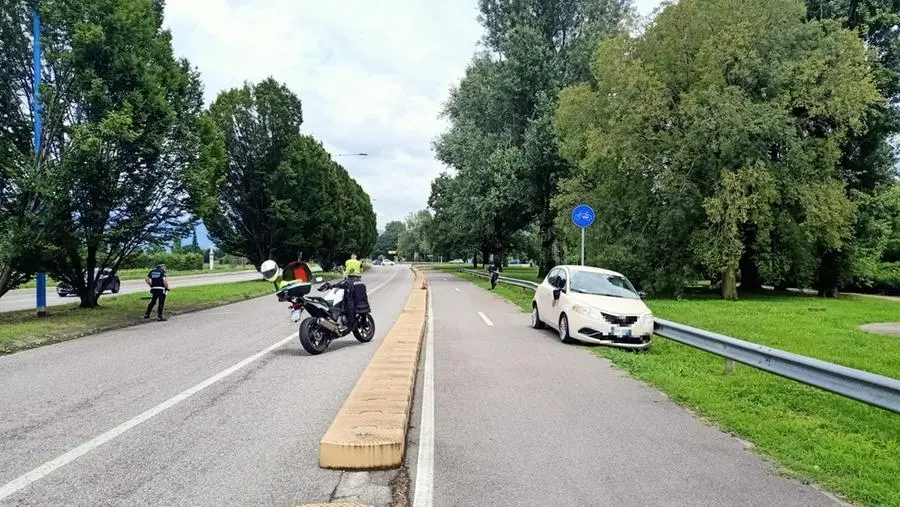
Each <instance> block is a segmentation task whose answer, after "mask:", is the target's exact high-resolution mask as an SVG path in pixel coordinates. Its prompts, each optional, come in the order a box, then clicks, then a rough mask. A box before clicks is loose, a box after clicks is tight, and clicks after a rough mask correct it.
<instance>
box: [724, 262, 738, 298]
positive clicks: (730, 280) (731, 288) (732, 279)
mask: <svg viewBox="0 0 900 507" xmlns="http://www.w3.org/2000/svg"><path fill="white" fill-rule="evenodd" d="M736 271H737V270H736V269H735V268H734V267H729V268H726V269H725V271H724V272H723V273H722V299H726V300H729V301H734V300H736V299H737V298H738V293H737V273H736Z"/></svg>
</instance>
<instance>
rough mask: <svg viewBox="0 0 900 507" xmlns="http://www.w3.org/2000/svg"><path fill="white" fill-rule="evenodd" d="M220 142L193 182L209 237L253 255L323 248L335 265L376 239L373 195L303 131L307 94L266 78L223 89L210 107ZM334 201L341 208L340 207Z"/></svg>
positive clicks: (289, 255) (289, 256)
mask: <svg viewBox="0 0 900 507" xmlns="http://www.w3.org/2000/svg"><path fill="white" fill-rule="evenodd" d="M209 118H210V119H211V121H212V126H213V127H215V128H214V129H212V130H211V137H213V138H218V139H219V142H218V143H215V144H213V145H212V146H218V147H216V148H215V149H210V153H209V158H210V159H211V160H214V161H217V162H218V163H215V164H208V165H205V166H204V169H205V170H206V171H205V172H194V173H193V174H192V177H191V178H190V179H189V181H188V184H189V187H190V189H191V192H190V193H191V196H192V203H193V207H194V209H195V211H196V212H197V214H198V215H199V216H200V217H202V219H203V222H204V224H205V225H206V227H207V229H208V230H209V234H210V237H211V238H212V239H213V240H214V241H215V242H216V244H218V245H219V246H220V247H221V248H222V249H223V250H224V251H225V252H228V253H231V254H235V255H242V256H245V257H247V258H248V259H249V260H250V261H251V262H252V263H253V264H255V265H257V266H258V265H259V264H261V263H262V261H263V260H265V259H268V258H274V259H275V260H276V261H277V262H279V263H286V262H290V261H292V260H295V259H296V258H297V256H298V254H301V253H302V255H303V257H304V258H317V257H321V258H322V261H323V262H324V263H326V264H330V263H332V262H334V261H342V260H343V259H342V257H344V256H347V255H349V254H350V253H351V252H355V251H358V252H366V253H367V252H369V251H371V249H372V246H373V245H374V243H375V239H376V231H375V214H374V211H373V210H372V204H371V201H370V199H369V197H368V195H367V194H366V193H365V192H364V191H363V190H362V188H361V187H360V186H359V184H358V183H356V182H355V181H354V180H353V179H352V178H350V176H349V174H347V171H346V170H345V169H344V168H343V167H341V166H340V165H339V164H337V163H336V162H334V161H333V160H332V159H331V156H330V155H329V154H328V152H327V151H326V150H325V149H324V147H323V146H322V144H321V143H320V142H319V141H317V140H315V139H314V138H312V137H310V136H306V135H301V134H300V125H301V123H302V121H303V113H302V108H301V102H300V99H299V98H298V97H296V96H295V95H294V94H293V93H292V92H291V91H290V90H289V89H288V88H287V87H286V86H284V85H282V84H279V83H278V82H276V81H275V80H274V79H272V78H268V79H266V80H264V81H262V82H260V83H259V84H256V85H250V84H245V85H244V86H243V87H242V88H236V89H232V90H227V91H224V92H222V93H220V94H219V96H218V98H217V99H216V100H215V102H214V103H213V104H212V106H211V107H210V114H209ZM334 210H337V212H335V211H334Z"/></svg>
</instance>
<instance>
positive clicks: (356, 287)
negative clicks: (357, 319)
mask: <svg viewBox="0 0 900 507" xmlns="http://www.w3.org/2000/svg"><path fill="white" fill-rule="evenodd" d="M353 306H355V307H356V313H369V312H371V311H372V309H371V308H370V307H369V293H368V292H367V291H366V284H365V283H363V282H362V281H359V282H356V283H354V284H353Z"/></svg>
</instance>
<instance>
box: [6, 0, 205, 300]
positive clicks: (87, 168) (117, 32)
mask: <svg viewBox="0 0 900 507" xmlns="http://www.w3.org/2000/svg"><path fill="white" fill-rule="evenodd" d="M30 6H31V4H30V3H29V2H7V5H5V6H4V9H3V12H4V14H3V27H4V28H3V34H2V38H3V43H2V46H3V47H4V48H6V49H5V51H7V50H8V53H6V54H5V55H4V57H3V58H4V62H3V63H4V65H3V67H4V68H6V69H7V70H6V72H7V73H9V74H10V75H9V78H11V79H9V80H6V79H4V83H3V86H5V87H7V89H6V90H5V91H4V92H3V95H4V96H5V98H6V99H5V100H4V102H5V105H6V106H7V108H6V111H5V112H4V124H5V125H4V126H5V127H6V126H7V125H8V126H9V128H10V129H11V130H12V132H14V138H13V141H12V143H11V144H15V145H16V147H17V150H15V153H16V154H15V155H13V158H14V159H16V160H15V161H13V162H11V163H9V164H8V165H7V164H6V163H4V166H6V167H7V168H16V169H15V170H14V174H15V171H21V170H22V169H21V168H23V167H31V166H34V167H36V169H35V170H34V172H32V173H31V181H32V183H31V184H30V185H28V186H19V187H17V189H18V190H19V191H20V194H19V195H22V193H21V192H24V193H25V195H29V196H30V200H29V204H28V205H27V206H26V207H24V208H23V207H21V203H20V208H19V209H25V210H27V211H29V212H31V213H36V214H39V215H40V216H41V218H40V219H37V220H36V222H37V224H25V226H23V225H22V224H20V223H19V224H15V225H16V227H12V228H11V229H10V231H11V233H12V235H13V236H16V237H19V238H22V240H23V244H24V245H25V247H26V248H27V247H30V246H31V245H30V243H29V242H28V241H27V240H28V239H33V238H34V234H33V233H31V234H29V232H28V231H29V230H31V231H34V230H38V231H40V232H41V239H42V241H44V242H45V245H44V246H45V247H47V248H45V250H46V251H47V253H48V254H49V255H50V256H51V258H50V259H39V260H41V261H42V264H45V265H46V264H48V266H47V267H48V268H49V269H48V271H49V272H50V273H51V274H52V275H53V276H54V278H56V279H60V280H63V281H66V282H69V283H71V284H72V285H73V286H74V287H75V288H76V290H77V291H78V293H79V295H80V296H81V305H82V306H83V307H93V306H95V305H96V302H97V295H96V293H95V291H94V280H93V273H94V268H95V267H96V268H105V267H112V268H117V267H118V264H119V263H120V262H121V260H122V259H123V258H125V257H126V256H128V255H129V254H130V253H131V252H133V251H134V250H135V249H137V248H138V247H139V246H140V245H142V244H144V243H146V242H149V241H153V240H167V239H170V238H171V237H172V236H173V235H175V234H178V233H179V231H182V230H184V229H185V228H187V227H189V225H190V224H189V220H188V219H187V217H186V216H185V211H186V209H185V205H186V201H187V199H186V192H185V189H184V186H183V183H182V182H183V175H184V173H185V172H186V171H190V170H191V169H192V168H194V167H195V166H196V165H198V164H201V163H202V162H203V161H202V160H200V159H199V158H198V157H197V156H196V153H198V152H199V151H200V145H201V143H202V140H201V136H200V132H199V131H200V129H199V116H200V111H201V109H202V103H203V100H202V89H201V85H200V80H199V76H198V74H197V73H196V72H195V71H193V70H192V69H191V68H190V66H189V64H188V63H187V62H186V61H183V60H182V61H178V60H176V59H175V57H174V56H173V53H172V45H171V37H170V35H169V33H168V32H167V31H165V30H163V29H162V16H161V12H160V10H159V9H158V5H156V4H155V3H154V2H151V1H149V0H124V1H114V0H85V1H82V2H69V1H65V0H44V1H42V2H41V3H40V13H41V18H42V19H41V21H42V30H43V31H42V34H43V35H42V45H43V48H44V51H43V55H44V58H43V76H42V81H43V84H42V87H41V107H42V109H43V111H44V131H43V136H42V143H41V152H40V163H39V164H37V165H35V164H34V161H33V160H27V159H26V158H25V157H23V156H22V152H23V147H24V143H23V139H22V138H23V132H24V126H25V125H30V123H31V121H30V120H31V115H32V109H31V107H30V105H29V99H30V98H32V96H33V93H34V89H33V88H34V83H33V78H32V76H31V68H32V67H31V51H30V49H31V48H30V46H31V43H30V40H29V35H30V32H31V19H30V12H31V11H30ZM10 101H12V102H13V103H14V105H15V106H18V107H8V106H10ZM4 151H5V153H6V154H7V155H6V156H8V155H9V153H10V151H9V150H4ZM28 171H31V170H30V169H29V170H28ZM4 172H5V173H7V174H8V173H9V171H8V170H4ZM19 174H20V175H21V172H19ZM13 181H14V182H15V181H16V179H15V176H14V177H13ZM19 181H21V180H19ZM7 237H9V236H7ZM35 267H36V266H32V267H31V268H35ZM20 271H23V270H20Z"/></svg>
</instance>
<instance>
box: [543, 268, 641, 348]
mask: <svg viewBox="0 0 900 507" xmlns="http://www.w3.org/2000/svg"><path fill="white" fill-rule="evenodd" d="M544 325H547V326H549V327H551V328H553V329H556V330H557V331H558V332H559V338H560V340H561V341H562V342H563V343H572V342H574V341H580V342H583V343H589V344H596V345H609V346H613V347H620V348H628V349H645V348H647V347H649V346H650V341H651V339H652V337H653V313H652V312H651V311H650V308H648V307H647V305H646V304H644V302H643V301H642V300H641V296H640V294H639V293H638V291H637V290H635V288H634V286H633V285H631V282H629V281H628V279H627V278H625V276H623V275H622V274H620V273H616V272H615V271H609V270H606V269H600V268H593V267H587V266H557V267H555V268H553V269H552V270H550V272H549V273H548V274H547V277H546V278H545V279H544V281H543V282H541V284H540V285H539V286H538V288H537V290H535V292H534V299H533V300H532V302H531V327H533V328H535V329H541V328H543V327H544Z"/></svg>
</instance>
